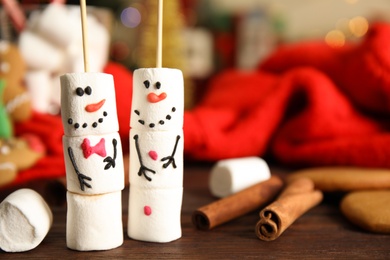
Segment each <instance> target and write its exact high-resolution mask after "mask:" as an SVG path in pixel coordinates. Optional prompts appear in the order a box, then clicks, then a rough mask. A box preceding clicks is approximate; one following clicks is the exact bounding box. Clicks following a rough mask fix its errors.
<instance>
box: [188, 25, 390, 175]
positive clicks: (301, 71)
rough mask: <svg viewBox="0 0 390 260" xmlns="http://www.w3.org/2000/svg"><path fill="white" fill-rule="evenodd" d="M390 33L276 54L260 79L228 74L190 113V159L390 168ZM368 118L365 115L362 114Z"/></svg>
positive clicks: (386, 29) (385, 28) (380, 30)
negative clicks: (262, 158) (253, 157)
mask: <svg viewBox="0 0 390 260" xmlns="http://www.w3.org/2000/svg"><path fill="white" fill-rule="evenodd" d="M389 48H390V26H389V25H387V24H375V25H373V26H372V28H371V29H370V31H369V33H368V35H367V36H366V38H365V39H364V41H363V42H362V43H355V44H352V43H351V44H349V45H348V46H345V47H342V48H339V49H334V48H332V47H329V46H327V45H325V44H324V43H321V42H312V43H299V44H296V45H290V46H285V47H282V48H280V49H279V50H277V51H276V52H275V53H274V54H272V55H271V57H270V58H269V59H268V60H267V61H265V62H264V63H263V64H261V65H260V66H259V69H258V70H257V71H255V72H251V73H247V72H239V71H234V70H231V71H226V72H224V73H223V74H221V75H219V76H218V77H216V78H215V79H214V80H213V81H212V82H211V84H210V86H208V92H207V93H206V95H205V98H204V99H203V100H202V102H201V103H200V104H199V105H198V106H197V107H195V108H194V109H193V110H191V111H187V112H186V113H185V122H184V134H185V153H186V155H187V156H189V157H191V158H194V159H201V160H219V159H224V158H232V157H243V156H251V155H257V156H264V155H265V154H266V153H270V154H272V155H273V156H274V157H275V158H276V159H277V161H278V162H280V163H283V164H285V165H294V166H320V165H355V166H366V167H390V160H389V159H388V158H390V149H388V147H389V146H390V133H389V125H388V124H386V123H385V121H384V120H382V119H385V118H386V116H387V117H388V116H389V115H388V114H389V112H390V102H389V99H390V89H389V88H390V71H389V69H390V50H389ZM362 111H364V112H362Z"/></svg>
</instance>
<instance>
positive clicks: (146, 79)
mask: <svg viewBox="0 0 390 260" xmlns="http://www.w3.org/2000/svg"><path fill="white" fill-rule="evenodd" d="M183 114H184V87H183V74H182V72H181V71H180V70H178V69H169V68H148V69H137V70H135V71H134V73H133V102H132V109H131V118H130V119H131V122H130V126H131V128H132V129H141V130H150V131H167V130H171V129H179V128H183Z"/></svg>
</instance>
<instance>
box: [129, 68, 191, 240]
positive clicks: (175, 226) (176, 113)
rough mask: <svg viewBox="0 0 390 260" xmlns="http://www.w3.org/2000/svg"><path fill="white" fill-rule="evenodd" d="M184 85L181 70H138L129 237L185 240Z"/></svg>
mask: <svg viewBox="0 0 390 260" xmlns="http://www.w3.org/2000/svg"><path fill="white" fill-rule="evenodd" d="M183 114H184V86H183V75H182V73H181V71H180V70H177V69H168V68H148V69H137V70H135V71H134V74H133V100H132V109H131V120H130V127H131V129H130V173H129V175H130V176H129V179H130V196H129V218H128V230H127V231H128V236H129V237H130V238H133V239H136V240H142V241H149V242H159V243H165V242H170V241H173V240H176V239H178V238H180V237H181V219H180V214H181V204H182V197H183V143H184V140H183Z"/></svg>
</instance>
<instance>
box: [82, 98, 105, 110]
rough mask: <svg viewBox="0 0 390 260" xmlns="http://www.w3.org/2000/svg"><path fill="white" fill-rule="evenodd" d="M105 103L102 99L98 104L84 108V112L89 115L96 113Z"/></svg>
mask: <svg viewBox="0 0 390 260" xmlns="http://www.w3.org/2000/svg"><path fill="white" fill-rule="evenodd" d="M105 102H106V100H105V99H102V100H101V101H100V102H98V103H94V104H89V105H87V106H85V111H87V112H89V113H92V112H95V111H98V110H99V109H100V108H101V107H102V106H103V105H104V103H105Z"/></svg>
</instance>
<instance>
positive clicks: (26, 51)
mask: <svg viewBox="0 0 390 260" xmlns="http://www.w3.org/2000/svg"><path fill="white" fill-rule="evenodd" d="M18 47H19V50H20V53H21V54H22V56H23V58H24V60H25V62H26V64H27V66H28V68H29V69H33V70H47V71H56V70H58V69H59V68H60V67H61V66H62V65H63V63H64V60H65V52H63V51H62V50H61V49H59V48H57V47H55V46H54V45H52V44H51V43H49V42H47V41H46V40H45V39H43V38H41V37H39V35H37V34H35V33H33V32H31V31H27V30H25V31H22V32H21V34H20V36H19V43H18Z"/></svg>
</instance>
